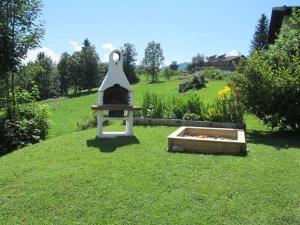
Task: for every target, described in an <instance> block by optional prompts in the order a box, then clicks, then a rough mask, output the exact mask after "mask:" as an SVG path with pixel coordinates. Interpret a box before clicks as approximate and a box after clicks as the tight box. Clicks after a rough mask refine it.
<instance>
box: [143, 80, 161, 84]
mask: <svg viewBox="0 0 300 225" xmlns="http://www.w3.org/2000/svg"><path fill="white" fill-rule="evenodd" d="M161 83H165V81H163V80H155V81H149V82H148V83H147V84H161Z"/></svg>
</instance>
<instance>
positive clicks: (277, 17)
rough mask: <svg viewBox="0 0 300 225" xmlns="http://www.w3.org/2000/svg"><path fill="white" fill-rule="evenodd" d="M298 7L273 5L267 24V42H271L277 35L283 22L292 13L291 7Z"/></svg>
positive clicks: (286, 21)
mask: <svg viewBox="0 0 300 225" xmlns="http://www.w3.org/2000/svg"><path fill="white" fill-rule="evenodd" d="M293 8H296V9H300V7H299V6H282V7H274V8H273V9H272V15H271V20H270V26H269V34H268V43H269V44H273V43H274V41H275V39H276V37H277V35H278V34H279V32H280V28H281V27H282V26H283V24H286V23H288V19H289V17H290V16H291V14H292V9H293Z"/></svg>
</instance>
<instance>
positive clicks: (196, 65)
mask: <svg viewBox="0 0 300 225" xmlns="http://www.w3.org/2000/svg"><path fill="white" fill-rule="evenodd" d="M204 64H205V61H204V55H200V54H198V55H196V56H194V57H193V58H192V62H191V63H189V64H188V66H187V70H188V72H190V73H194V72H196V71H199V70H200V69H201V67H203V66H204Z"/></svg>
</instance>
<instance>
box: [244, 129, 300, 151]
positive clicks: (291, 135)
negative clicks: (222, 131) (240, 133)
mask: <svg viewBox="0 0 300 225" xmlns="http://www.w3.org/2000/svg"><path fill="white" fill-rule="evenodd" d="M246 140H247V143H251V144H263V145H268V146H272V147H274V148H276V149H277V150H280V149H287V148H300V132H299V131H285V132H272V131H247V134H246Z"/></svg>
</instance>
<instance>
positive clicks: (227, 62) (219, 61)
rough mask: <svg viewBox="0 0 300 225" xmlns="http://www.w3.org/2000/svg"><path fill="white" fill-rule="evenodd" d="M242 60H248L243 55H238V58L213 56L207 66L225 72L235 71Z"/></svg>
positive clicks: (209, 58) (208, 60)
mask: <svg viewBox="0 0 300 225" xmlns="http://www.w3.org/2000/svg"><path fill="white" fill-rule="evenodd" d="M241 58H244V59H246V57H245V56H243V55H236V56H226V55H220V56H216V55H213V56H210V57H208V58H207V61H206V63H205V66H213V67H216V68H218V69H221V70H224V71H234V70H235V69H236V65H237V64H238V63H239V61H240V60H241Z"/></svg>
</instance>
